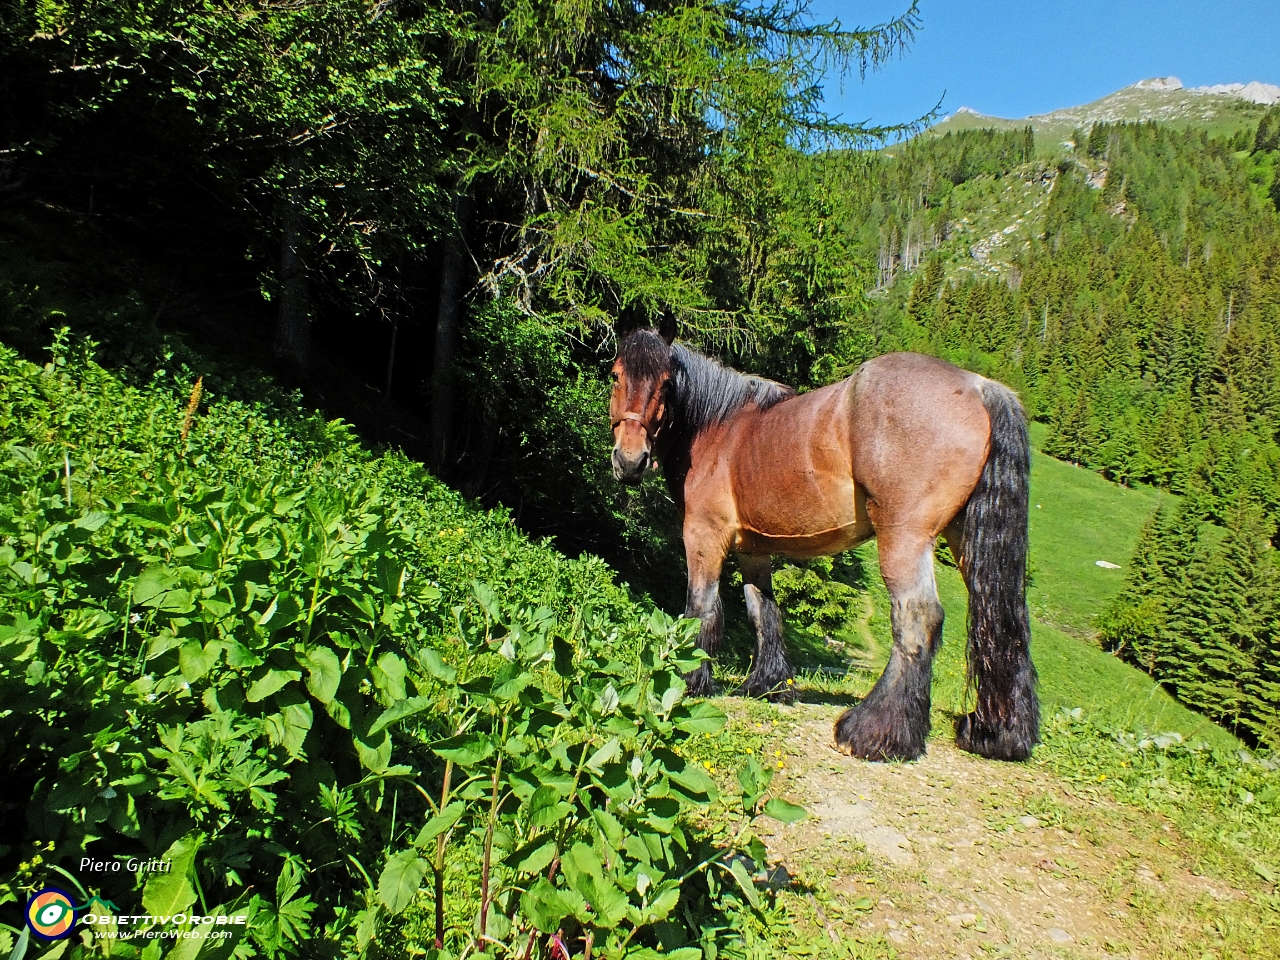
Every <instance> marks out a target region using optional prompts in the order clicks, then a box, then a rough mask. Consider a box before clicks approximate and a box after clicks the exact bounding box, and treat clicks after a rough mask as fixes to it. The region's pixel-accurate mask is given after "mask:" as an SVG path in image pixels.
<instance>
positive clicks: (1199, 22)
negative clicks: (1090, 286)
mask: <svg viewBox="0 0 1280 960" xmlns="http://www.w3.org/2000/svg"><path fill="white" fill-rule="evenodd" d="M909 3H910V0H812V9H813V12H814V14H815V15H816V16H817V17H819V18H820V19H823V20H831V19H839V20H840V21H841V22H842V23H843V24H844V25H845V26H846V27H852V26H870V25H872V24H875V23H880V22H883V21H884V20H887V19H889V18H891V17H893V16H894V15H896V14H898V13H901V12H902V10H904V9H905V8H906V7H907V6H908V5H909ZM920 12H921V15H922V17H923V21H924V22H923V29H922V30H921V31H920V33H919V34H918V35H917V38H916V42H915V44H914V45H913V46H912V49H911V52H910V53H909V54H908V55H907V56H906V58H904V59H902V60H895V61H893V62H891V63H889V64H887V65H886V66H885V67H884V68H883V69H882V71H881V72H880V73H878V74H872V73H868V75H867V79H866V81H865V82H862V81H859V79H858V77H857V74H856V73H854V74H853V75H851V76H849V77H847V78H846V79H845V81H844V83H843V89H841V84H840V83H839V82H837V81H835V80H834V79H833V80H832V81H831V82H829V83H828V84H827V87H826V93H827V107H828V109H829V110H830V111H831V112H832V113H834V114H841V115H843V117H844V119H845V120H849V121H859V120H871V121H873V122H876V123H895V122H902V121H906V120H909V119H914V118H915V117H918V116H920V115H921V114H924V113H926V112H928V111H929V110H930V109H932V107H933V106H934V104H935V103H937V102H938V99H939V98H940V97H941V96H942V95H943V93H944V92H945V93H946V99H945V101H944V102H943V113H944V114H945V113H954V112H955V110H956V109H957V108H958V107H961V106H967V107H972V108H973V109H974V110H977V111H979V112H980V113H985V114H989V115H993V116H1000V117H1024V116H1028V115H1030V114H1033V113H1045V112H1047V111H1049V110H1053V109H1056V108H1058V107H1069V106H1074V105H1076V104H1081V103H1088V102H1089V101H1091V100H1096V99H1098V98H1099V97H1101V96H1105V95H1106V94H1108V93H1111V92H1112V91H1113V90H1118V89H1119V88H1120V87H1123V86H1127V85H1128V84H1131V83H1134V82H1136V81H1138V80H1142V79H1144V78H1146V77H1163V76H1176V77H1178V78H1179V79H1180V80H1181V81H1182V82H1183V83H1184V84H1185V85H1186V86H1189V87H1194V86H1201V85H1204V84H1216V83H1248V82H1249V81H1250V80H1261V81H1262V82H1263V83H1272V84H1277V85H1280V0H1050V2H1031V0H921V3H920Z"/></svg>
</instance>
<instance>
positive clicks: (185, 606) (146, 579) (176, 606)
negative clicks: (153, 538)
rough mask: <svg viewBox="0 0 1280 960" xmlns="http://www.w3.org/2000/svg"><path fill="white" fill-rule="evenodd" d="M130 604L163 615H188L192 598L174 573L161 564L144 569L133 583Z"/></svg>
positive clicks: (192, 602)
mask: <svg viewBox="0 0 1280 960" xmlns="http://www.w3.org/2000/svg"><path fill="white" fill-rule="evenodd" d="M131 599H132V602H133V603H135V604H137V605H138V606H141V607H151V608H152V609H155V610H163V611H164V612H165V613H190V612H191V611H192V610H194V609H195V602H194V596H193V594H192V593H191V591H190V590H187V589H185V588H184V587H183V586H182V581H181V579H179V577H178V574H177V572H176V571H174V570H171V569H170V568H169V567H166V566H163V565H161V564H151V565H150V566H149V567H146V568H145V569H144V570H143V571H142V572H141V573H140V574H138V579H137V580H135V581H134V583H133V593H132V597H131Z"/></svg>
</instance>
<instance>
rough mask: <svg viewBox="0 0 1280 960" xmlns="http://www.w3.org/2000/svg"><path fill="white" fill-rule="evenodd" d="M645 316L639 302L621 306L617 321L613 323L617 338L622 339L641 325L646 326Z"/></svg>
mask: <svg viewBox="0 0 1280 960" xmlns="http://www.w3.org/2000/svg"><path fill="white" fill-rule="evenodd" d="M646 326H648V324H647V323H646V322H645V316H644V313H643V311H642V310H641V309H640V304H638V303H632V304H628V305H627V306H625V307H623V308H622V309H621V310H619V311H618V321H617V323H616V324H614V328H613V332H614V333H615V334H616V335H617V337H618V340H619V341H622V340H623V339H625V338H626V336H627V334H629V333H635V331H637V330H639V329H640V328H641V327H646Z"/></svg>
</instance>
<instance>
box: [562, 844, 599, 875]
mask: <svg viewBox="0 0 1280 960" xmlns="http://www.w3.org/2000/svg"><path fill="white" fill-rule="evenodd" d="M569 859H570V860H572V861H573V865H574V867H576V868H577V870H578V872H579V873H582V874H585V875H587V876H591V877H596V878H601V877H603V876H604V874H603V873H602V871H603V869H604V865H603V864H602V863H601V862H600V856H599V854H597V853H596V852H595V851H594V850H592V849H591V847H589V846H587V844H585V843H583V842H582V841H581V840H579V841H578V842H577V843H575V844H574V845H573V846H572V847H571V848H570V849H569Z"/></svg>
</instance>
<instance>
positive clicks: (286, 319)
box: [275, 145, 311, 374]
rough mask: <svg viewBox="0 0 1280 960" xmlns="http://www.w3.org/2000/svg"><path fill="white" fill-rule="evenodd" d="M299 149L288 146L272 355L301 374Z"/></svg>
mask: <svg viewBox="0 0 1280 960" xmlns="http://www.w3.org/2000/svg"><path fill="white" fill-rule="evenodd" d="M301 171H302V149H301V148H300V147H298V146H296V145H291V146H290V147H289V173H288V183H287V185H286V193H285V208H284V229H283V231H282V234H281V239H280V315H279V319H278V320H277V322H276V342H275V353H276V356H277V357H279V358H281V359H282V360H286V361H288V362H289V363H290V364H292V365H293V366H294V367H295V368H296V369H297V370H298V371H299V372H300V373H303V374H305V373H306V372H307V371H308V369H309V368H310V365H311V295H310V289H309V286H308V284H307V267H306V263H305V262H304V260H303V256H302V248H303V244H304V243H305V242H306V218H305V216H304V215H303V212H302V196H301V187H300V185H299V183H298V181H299V179H300V175H301Z"/></svg>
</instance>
